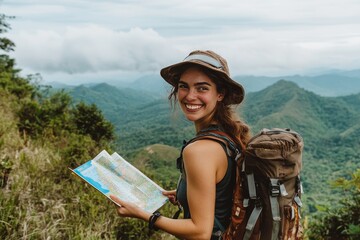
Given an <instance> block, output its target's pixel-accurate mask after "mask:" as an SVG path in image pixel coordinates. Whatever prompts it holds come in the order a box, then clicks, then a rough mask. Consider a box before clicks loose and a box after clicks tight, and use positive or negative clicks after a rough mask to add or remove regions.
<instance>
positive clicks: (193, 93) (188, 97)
mask: <svg viewBox="0 0 360 240" xmlns="http://www.w3.org/2000/svg"><path fill="white" fill-rule="evenodd" d="M196 97H197V93H196V89H194V88H190V89H189V90H188V92H187V94H186V97H185V98H186V100H188V101H191V100H194V99H196Z"/></svg>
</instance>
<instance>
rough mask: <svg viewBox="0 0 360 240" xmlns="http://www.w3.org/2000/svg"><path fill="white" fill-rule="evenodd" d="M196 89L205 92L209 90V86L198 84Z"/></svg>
mask: <svg viewBox="0 0 360 240" xmlns="http://www.w3.org/2000/svg"><path fill="white" fill-rule="evenodd" d="M197 90H198V91H199V92H205V91H207V90H209V88H208V87H206V86H199V87H198V88H197Z"/></svg>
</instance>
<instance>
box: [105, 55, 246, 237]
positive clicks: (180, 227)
mask: <svg viewBox="0 0 360 240" xmlns="http://www.w3.org/2000/svg"><path fill="white" fill-rule="evenodd" d="M161 76H162V77H163V78H164V79H165V80H166V81H167V82H168V83H170V84H171V85H172V86H173V90H172V92H171V94H170V96H169V99H170V100H173V101H174V102H176V101H177V102H178V103H179V105H180V107H181V110H182V111H183V113H184V115H185V117H186V118H187V119H188V120H189V121H192V122H193V123H194V125H195V129H196V132H197V134H198V133H201V132H206V131H207V129H209V128H211V129H216V130H217V131H221V132H224V133H225V134H226V135H227V136H229V138H230V139H231V140H232V141H233V142H234V143H235V144H236V145H237V146H238V147H239V148H243V147H244V145H245V144H246V143H247V141H248V139H249V138H250V133H249V128H248V126H247V125H245V124H244V123H243V122H242V121H240V120H239V119H237V118H236V117H235V114H234V108H233V106H234V105H238V104H240V103H241V102H242V100H243V99H244V89H243V87H242V86H241V85H240V84H239V83H237V82H235V81H234V80H232V79H231V78H230V74H229V69H228V66H227V62H226V60H225V59H224V58H222V57H221V56H219V55H218V54H216V53H214V52H212V51H201V50H197V51H193V52H191V53H190V54H189V55H188V56H187V57H186V58H185V59H184V60H183V61H182V62H180V63H177V64H174V65H171V66H168V67H166V68H164V69H162V70H161ZM225 150H226V144H225V143H224V142H222V141H216V140H214V139H208V138H207V139H199V140H197V141H192V142H191V143H189V144H187V145H186V146H185V147H184V149H183V151H182V156H181V157H182V158H181V160H182V163H181V168H182V175H181V178H180V181H179V184H178V189H177V190H173V191H165V192H164V195H166V196H168V197H169V199H170V201H172V202H173V203H174V202H175V201H176V200H178V201H179V203H180V204H181V205H182V207H183V208H184V219H171V218H167V217H164V216H159V215H154V214H152V213H149V212H146V211H144V210H142V209H140V208H138V207H136V206H135V205H134V204H131V203H128V202H124V201H122V200H121V199H119V198H117V197H115V196H112V199H113V200H115V201H116V202H118V203H119V204H120V205H121V207H119V208H118V213H119V215H120V216H123V217H135V218H139V219H143V220H145V221H150V223H149V224H150V227H155V228H159V229H162V230H163V231H166V232H168V233H170V234H172V235H175V236H177V237H179V238H181V239H211V238H212V237H214V236H215V234H214V233H216V232H218V230H219V229H220V225H221V226H222V227H226V226H227V225H228V224H229V217H230V214H231V200H232V189H233V184H234V177H235V172H234V170H235V164H233V159H232V158H231V157H229V156H228V155H227V154H226V151H225ZM175 199H176V200H175Z"/></svg>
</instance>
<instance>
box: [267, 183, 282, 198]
mask: <svg viewBox="0 0 360 240" xmlns="http://www.w3.org/2000/svg"><path fill="white" fill-rule="evenodd" d="M269 187H270V188H269V189H270V196H271V197H278V196H279V195H280V193H281V192H280V184H279V183H277V184H274V183H272V182H270V186H269Z"/></svg>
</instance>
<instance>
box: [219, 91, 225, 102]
mask: <svg viewBox="0 0 360 240" xmlns="http://www.w3.org/2000/svg"><path fill="white" fill-rule="evenodd" d="M224 95H225V94H224V93H219V94H218V99H217V100H218V102H221V101H222V100H223V99H224Z"/></svg>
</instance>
